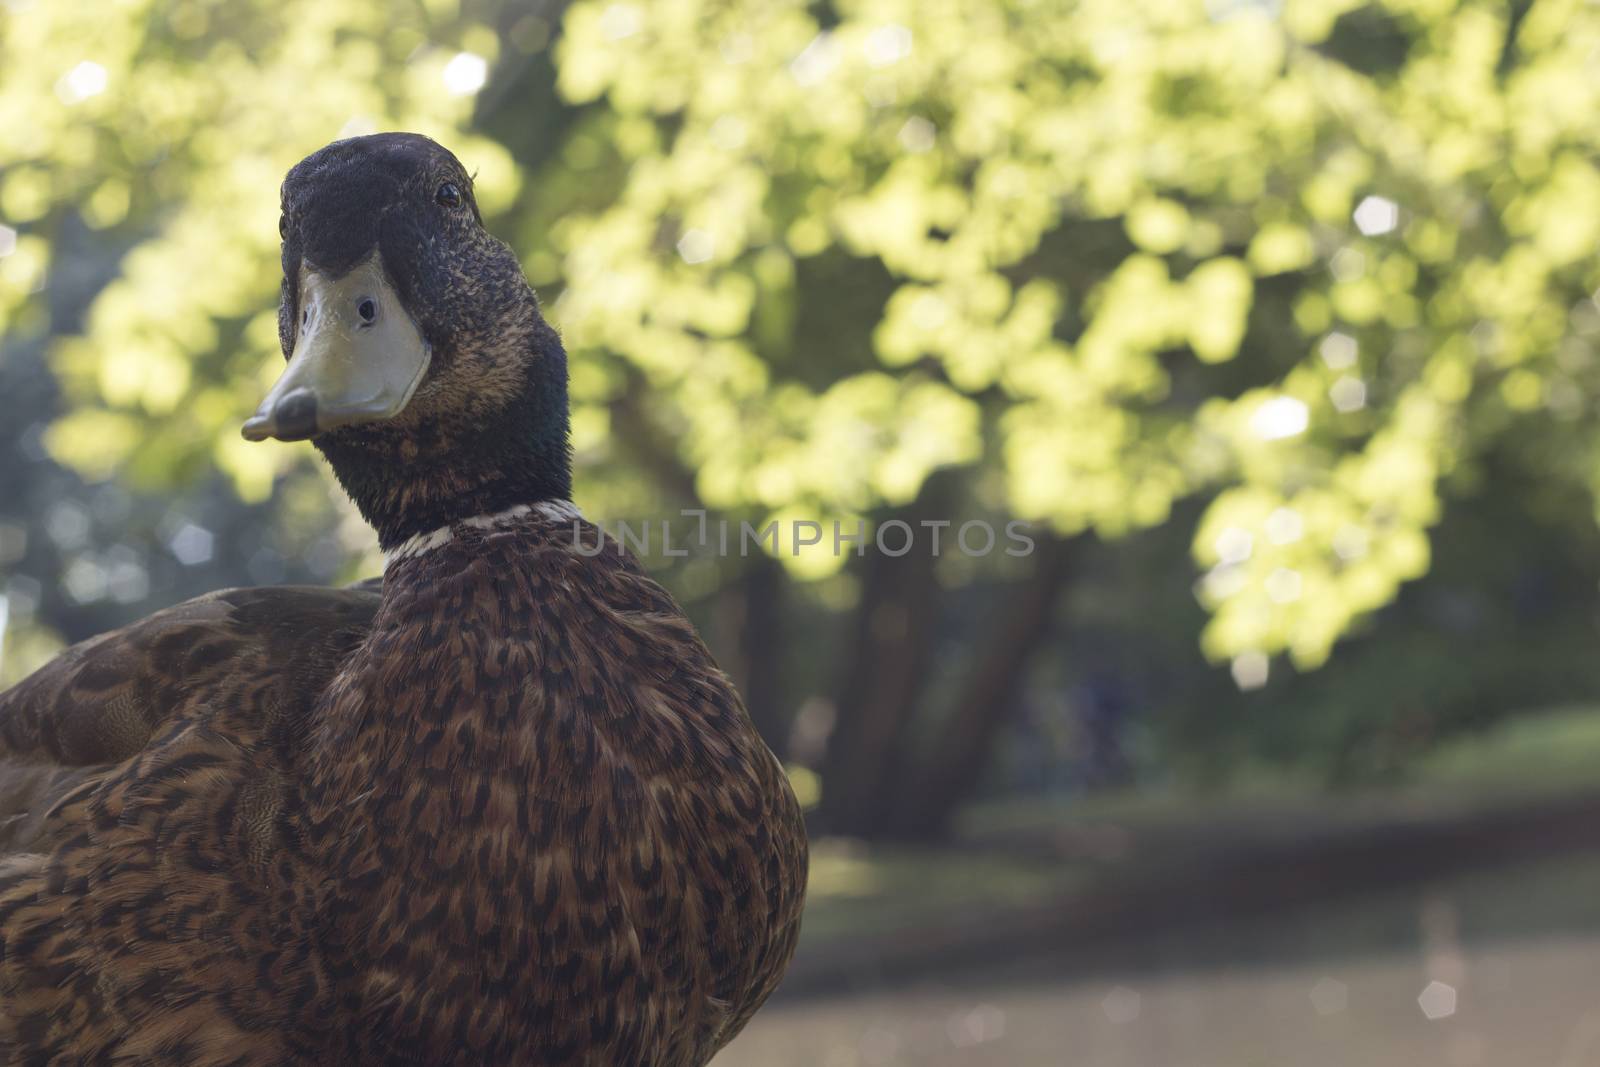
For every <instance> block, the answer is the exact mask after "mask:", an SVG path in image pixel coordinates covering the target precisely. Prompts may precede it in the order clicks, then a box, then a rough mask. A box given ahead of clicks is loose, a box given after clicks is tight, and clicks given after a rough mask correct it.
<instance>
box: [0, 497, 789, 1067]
mask: <svg viewBox="0 0 1600 1067" xmlns="http://www.w3.org/2000/svg"><path fill="white" fill-rule="evenodd" d="M582 529H583V531H584V538H585V543H586V544H587V545H589V546H591V548H590V550H589V551H580V550H579V547H578V543H575V541H574V533H573V530H572V527H571V526H570V524H564V523H560V522H556V521H554V520H551V519H546V518H539V517H536V516H530V517H528V518H526V519H524V520H523V521H520V522H518V523H517V524H515V525H513V526H510V527H507V528H484V527H481V526H471V525H458V526H456V527H455V529H454V531H453V536H452V537H451V538H450V540H449V542H448V543H447V544H444V545H443V546H441V547H437V548H435V549H434V550H432V551H430V552H427V553H425V554H422V555H419V556H417V557H416V558H411V559H405V560H400V561H397V562H396V563H395V564H393V565H392V566H391V569H390V572H389V574H388V575H387V576H386V579H385V581H384V583H383V588H382V595H381V596H379V595H378V594H377V593H375V592H374V591H371V590H368V589H353V590H345V591H333V590H310V589H262V590H240V591H233V592H228V593H220V594H215V595H213V596H210V597H203V598H200V599H199V600H195V601H190V602H188V603H186V604H183V605H179V606H178V607H176V608H173V609H170V610H169V611H167V612H162V613H160V614H158V615H155V616H152V617H151V618H149V619H147V620H145V621H144V622H142V623H139V624H137V625H135V626H132V627H129V628H127V629H124V630H120V631H117V632H115V633H112V634H108V635H106V636H104V637H101V638H97V639H95V640H93V641H90V642H86V643H85V644H83V645H80V646H77V647H75V648H74V649H72V650H70V651H69V652H68V653H66V654H64V655H63V656H62V657H60V658H58V659H57V660H56V661H55V662H53V663H52V664H50V665H48V666H47V667H45V668H44V669H43V670H41V671H40V672H39V673H37V674H35V675H34V676H32V677H31V678H29V679H28V680H27V681H25V682H23V683H22V684H21V685H19V686H17V687H16V688H15V689H12V690H10V691H9V692H7V693H5V694H0V820H3V822H0V848H3V849H4V850H5V851H6V852H7V853H8V855H7V856H6V857H5V858H4V859H3V860H0V1054H3V1055H0V1059H4V1060H5V1061H7V1062H39V1063H50V1062H62V1063H76V1062H129V1063H148V1064H157V1063H163V1064H164V1063H171V1064H186V1065H198V1064H239V1065H243V1064H269V1063H272V1064H281V1063H308V1064H309V1063H350V1064H402V1063H414V1064H482V1063H497V1064H499V1063H504V1064H527V1065H531V1067H580V1065H583V1067H590V1065H592V1067H602V1065H604V1067H619V1065H633V1064H637V1065H651V1067H691V1065H700V1064H704V1063H705V1062H707V1061H708V1060H709V1059H710V1058H711V1056H712V1055H714V1053H715V1052H716V1050H717V1049H719V1048H720V1047H721V1046H722V1045H724V1044H725V1043H726V1042H727V1041H728V1040H730V1039H731V1038H732V1036H733V1035H734V1034H735V1033H737V1032H738V1030H739V1028H740V1027H742V1026H743V1024H744V1023H745V1021H746V1020H747V1019H748V1018H749V1016H750V1015H751V1013H753V1012H754V1011H755V1009H756V1008H757V1007H758V1006H759V1005H760V1004H761V1002H762V1001H763V1000H764V999H765V998H766V996H767V995H768V994H769V993H770V992H771V990H772V988H773V987H774V986H775V985H776V983H777V981H778V979H779V977H780V976H781V974H782V971H783V968H784V967H785V965H786V964H787V962H788V959H789V956H790V955H791V953H792V951H793V947H794V940H795V935H796V932H797V929H798V923H799V913H800V906H801V902H802V898H803V893H804V878H805V842H804V835H803V832H802V829H801V824H800V819H799V813H798V809H797V807H796V805H795V802H794V798H793V795H792V793H791V792H790V790H789V787H788V784H787V782H786V780H785V778H784V775H783V773H782V769H781V768H780V767H779V766H778V764H777V762H776V760H775V759H774V758H773V757H772V755H771V753H770V752H768V751H767V749H766V748H765V746H764V745H763V744H762V743H761V741H760V739H759V738H758V737H757V736H756V734H755V732H754V730H753V729H752V728H751V726H750V722H749V719H748V716H747V715H746V714H745V712H744V709H743V707H742V705H741V704H740V702H739V698H738V696H737V694H736V693H735V692H734V690H733V689H732V687H731V686H730V685H729V683H728V681H727V679H726V678H725V677H724V676H723V675H722V673H721V672H720V671H719V670H718V669H717V668H716V666H715V664H714V663H713V662H712V659H711V657H710V655H709V653H708V652H707V651H706V649H705V647H704V645H703V644H702V643H701V642H700V640H699V638H698V636H697V635H696V634H695V633H694V630H693V628H692V627H691V626H690V625H689V623H688V622H687V620H686V619H685V618H684V617H683V615H682V613H681V612H680V611H679V610H678V608H677V607H676V605H674V604H673V603H672V601H671V598H670V597H668V596H667V594H666V593H665V592H664V591H663V590H662V589H661V588H660V586H658V585H657V584H656V583H655V582H654V581H652V580H651V579H650V578H649V577H648V576H646V575H645V574H644V573H643V572H642V571H641V570H640V569H639V567H638V566H637V564H636V563H635V562H634V561H633V560H632V559H631V558H629V557H628V556H627V555H626V553H624V552H623V551H621V550H620V549H619V548H618V547H617V546H615V545H614V544H608V545H606V547H605V549H604V550H603V551H601V552H600V553H599V554H598V555H594V554H591V553H592V545H593V543H594V538H595V532H594V530H593V528H592V527H588V526H586V525H585V526H583V527H582Z"/></svg>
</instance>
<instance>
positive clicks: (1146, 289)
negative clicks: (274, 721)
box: [0, 0, 1600, 687]
mask: <svg viewBox="0 0 1600 1067" xmlns="http://www.w3.org/2000/svg"><path fill="white" fill-rule="evenodd" d="M4 10H5V14H4V15H3V16H0V49H3V55H4V62H3V63H0V127H3V128H5V129H6V130H8V131H9V133H8V136H7V138H6V139H5V140H4V142H3V143H0V225H4V226H5V227H7V228H8V231H15V239H14V242H13V241H12V240H10V239H7V241H6V243H5V245H4V246H3V247H0V252H5V254H4V255H3V258H0V324H3V325H4V328H5V329H6V330H7V331H8V332H15V333H29V332H39V331H47V330H53V331H55V332H58V333H60V334H61V336H60V337H59V338H58V339H57V340H56V341H55V343H54V349H53V363H54V367H55V369H56V371H57V373H58V375H59V376H60V378H61V379H62V381H63V382H64V383H65V385H66V387H67V389H68V390H69V395H70V397H71V400H72V409H71V411H70V412H69V413H68V414H67V415H66V416H65V417H64V418H62V419H61V420H60V421H59V422H57V423H56V425H55V426H54V428H53V430H52V431H51V433H50V435H49V437H48V446H49V448H50V449H51V451H52V453H53V454H54V455H55V456H57V457H58V458H59V459H61V460H63V461H65V462H67V463H69V464H71V465H72V466H73V467H75V468H76V469H78V470H79V471H81V472H83V473H84V474H85V475H87V476H89V477H91V478H111V477H125V478H128V479H131V480H132V481H133V482H134V483H136V484H138V485H140V486H143V487H147V488H155V489H160V488H162V487H164V486H170V485H173V484H175V483H177V482H180V481H182V480H186V479H192V478H194V477H195V476H196V475H197V473H198V472H200V471H202V470H204V469H205V468H206V467H207V466H208V465H210V464H217V465H220V466H221V468H222V469H223V470H225V471H226V472H227V473H228V475H229V476H230V477H231V478H232V480H233V483H234V485H235V486H236V488H237V490H238V492H239V493H241V494H243V495H244V496H246V497H249V498H260V497H263V496H265V495H266V494H268V493H269V492H270V491H271V490H272V488H273V485H274V483H275V479H278V478H280V477H282V476H285V475H293V474H294V472H295V471H297V470H299V471H302V472H303V471H304V470H305V469H306V468H305V466H304V464H305V450H304V449H300V448H293V447H284V446H278V445H266V446H262V445H246V444H245V443H244V442H242V441H241V440H240V438H239V436H238V433H237V426H238V424H239V422H240V420H241V419H242V417H243V416H244V414H245V413H246V412H247V411H248V410H249V408H250V407H251V405H253V404H254V402H255V400H256V398H257V396H258V392H259V390H260V389H261V388H262V387H263V386H264V385H265V383H266V382H268V381H269V380H270V378H271V377H272V375H273V373H274V371H275V368H276V365H277V364H278V362H279V357H278V355H277V353H276V343H275V331H274V326H273V311H272V310H271V308H272V302H273V299H274V297H273V294H274V290H275V285H276V278H277V256H276V246H275V237H274V226H273V220H274V214H275V211H276V198H277V184H278V181H279V178H280V176H281V174H282V173H283V171H284V170H285V169H286V168H287V167H288V166H289V165H290V164H291V163H293V162H294V161H295V160H296V159H298V158H299V157H300V156H302V155H304V154H305V153H306V152H308V151H310V150H312V149H314V148H316V147H318V146H320V145H321V144H322V143H324V142H326V141H328V140H331V139H333V138H335V137H338V136H343V135H349V134H352V133H358V132H364V131H367V130H373V129H388V128H408V129H416V130H420V131H422V132H426V133H429V134H431V135H433V136H436V137H437V138H439V139H440V140H442V141H444V142H445V143H447V144H448V145H450V146H451V147H452V148H453V149H455V151H456V152H457V154H458V155H460V156H461V157H462V158H463V160H464V161H466V162H467V164H468V166H469V168H473V169H476V170H477V171H478V172H479V177H478V184H479V191H480V197H481V199H482V202H483V206H484V209H485V212H486V214H487V215H488V216H489V219H490V223H491V226H492V227H493V228H495V229H496V230H497V231H498V232H501V233H504V234H507V235H508V236H510V237H511V238H512V240H513V241H514V243H515V244H516V245H517V247H518V250H519V252H520V253H521V254H522V256H523V258H524V263H525V265H526V267H527V269H528V271H529V274H530V277H532V278H533V280H534V281H535V283H536V284H537V285H538V286H539V287H540V289H541V292H542V293H543V294H544V295H545V297H546V299H547V301H549V302H550V314H551V317H552V319H553V320H554V321H556V322H557V324H558V325H559V326H560V327H561V328H562V330H563V332H564V334H565V336H566V339H567V342H568V345H569V347H570V349H571V350H572V355H573V398H574V405H575V415H574V428H575V443H576V446H577V449H578V458H579V462H580V464H581V465H582V466H583V467H584V468H585V469H584V470H583V471H580V476H579V484H580V487H581V488H580V493H579V495H580V502H584V503H588V504H589V505H590V506H591V509H592V510H595V511H597V512H599V513H601V514H604V513H606V512H607V511H608V510H611V511H612V512H613V513H616V512H617V511H618V510H620V509H621V508H623V507H628V506H634V507H636V506H637V497H635V498H634V501H633V502H632V503H625V499H626V498H625V497H622V496H611V495H608V493H610V492H611V490H610V489H609V488H608V487H610V486H613V485H615V484H619V482H618V479H622V480H623V481H627V480H628V479H630V478H631V479H632V481H633V482H635V483H639V482H648V481H649V480H650V478H651V471H650V469H649V468H648V467H647V466H646V465H645V464H644V463H643V462H642V461H641V459H640V455H641V449H640V448H638V447H636V448H635V449H634V450H633V451H632V452H630V451H628V450H627V449H625V448H623V447H621V446H620V445H619V444H618V440H619V439H621V438H623V437H624V436H625V435H626V434H628V433H630V432H632V431H633V429H634V423H635V421H636V417H637V415H638V412H639V411H640V410H641V407H643V408H645V409H647V410H648V412H649V417H650V420H651V422H652V423H653V424H654V425H656V426H658V427H660V428H661V429H662V431H663V432H664V434H665V439H666V440H667V441H669V442H670V443H671V446H672V448H673V449H675V455H673V456H671V460H672V461H673V462H674V463H676V464H678V465H679V466H681V469H683V470H684V471H687V472H691V473H690V475H689V477H690V478H691V479H692V483H691V487H690V488H691V489H692V494H693V496H694V497H696V498H698V500H699V501H701V502H703V503H705V504H706V505H708V506H710V507H712V508H714V509H718V510H721V511H724V512H729V513H737V514H747V515H750V516H754V517H762V516H778V515H799V514H804V515H806V516H807V517H815V518H819V519H822V520H824V521H827V520H829V519H832V518H835V517H837V518H841V519H845V520H847V521H848V520H850V519H852V518H853V517H854V516H857V515H861V514H867V513H871V512H873V511H875V510H877V509H881V508H884V507H889V506H897V505H902V504H905V503H906V502H908V501H910V500H912V499H913V498H914V497H916V496H917V494H918V493H919V491H920V490H921V488H922V486H923V484H924V481H925V479H927V477H928V475H929V474H930V472H932V471H934V470H936V469H938V468H941V467H946V466H965V467H971V468H973V469H974V471H975V473H976V485H977V486H978V489H979V495H980V502H981V503H982V504H983V505H984V506H986V507H989V508H994V509H1000V510H1005V511H1009V512H1012V513H1015V514H1017V515H1020V516H1022V517H1025V518H1029V519H1034V520H1038V521H1042V522H1048V523H1050V524H1051V525H1052V526H1054V527H1055V528H1056V529H1057V530H1059V531H1061V532H1063V533H1072V532H1076V531H1079V530H1083V529H1093V530H1096V531H1099V532H1100V533H1102V534H1105V535H1109V536H1116V535H1119V534H1122V533H1124V532H1127V531H1131V530H1134V529H1138V528H1141V527H1148V526H1152V525H1156V524H1161V523H1163V522H1165V521H1166V520H1167V519H1168V517H1169V515H1170V514H1171V508H1172V506H1173V504H1174V503H1175V502H1176V501H1178V500H1179V499H1181V498H1184V497H1188V496H1191V495H1195V494H1204V495H1205V497H1206V498H1207V499H1208V500H1209V504H1208V506H1207V508H1206V510H1205V512H1204V515H1203V517H1202V519H1201V520H1200V521H1199V523H1198V525H1197V528H1196V530H1195V534H1194V538H1193V553H1194V556H1195V559H1196V561H1197V562H1198V564H1199V565H1200V566H1201V567H1203V568H1204V569H1205V573H1204V577H1203V579H1202V580H1201V582H1200V585H1199V587H1198V588H1199V595H1200V596H1201V598H1202V600H1203V602H1204V604H1205V605H1206V607H1207V608H1208V610H1209V612H1210V621H1209V623H1208V624H1207V626H1206V629H1205V633H1204V638H1203V641H1204V647H1205V650H1206V652H1207V654H1208V655H1210V656H1212V657H1213V658H1215V659H1218V660H1232V661H1233V663H1234V668H1235V670H1234V674H1235V678H1236V679H1237V680H1239V682H1240V684H1241V685H1245V686H1247V687H1248V686H1250V685H1253V684H1257V682H1258V680H1259V679H1261V678H1264V671H1265V666H1266V663H1267V661H1268V658H1269V657H1271V656H1273V655H1276V654H1278V653H1281V652H1287V653H1288V654H1289V655H1290V656H1291V657H1292V658H1293V660H1294V661H1295V662H1296V663H1297V664H1298V665H1301V666H1306V667H1309V666H1315V665H1317V664H1320V663H1321V662H1322V661H1323V660H1324V659H1325V658H1326V657H1327V656H1328V654H1329V651H1330V649H1331V648H1332V646H1333V644H1334V642H1335V641H1336V640H1337V639H1338V638H1339V637H1340V636H1341V635H1342V634H1343V633H1345V632H1346V631H1348V630H1349V629H1350V627H1351V626H1352V625H1353V624H1355V623H1356V622H1357V621H1358V620H1360V619H1361V618H1363V617H1364V616H1366V615H1368V614H1369V613H1371V612H1372V611H1373V610H1374V609H1376V608H1378V607H1380V606H1381V605H1383V604H1385V603H1387V602H1389V601H1390V600H1391V599H1392V598H1393V597H1394V596H1395V594H1396V591H1397V589H1398V587H1399V586H1400V584H1401V583H1403V582H1405V581H1407V580H1409V579H1412V578H1415V577H1417V576H1419V575H1421V574H1422V573H1424V572H1425V571H1426V570H1427V568H1428V566H1429V563H1430V543H1429V531H1430V529H1431V527H1432V526H1433V525H1434V524H1435V523H1436V521H1437V520H1438V519H1439V516H1440V511H1441V500H1442V498H1443V496H1444V495H1445V494H1446V493H1447V492H1448V491H1449V490H1450V489H1451V487H1458V488H1459V489H1461V490H1462V491H1469V490H1470V489H1471V488H1472V471H1473V464H1474V462H1475V460H1476V458H1477V457H1479V456H1481V455H1483V454H1485V453H1486V452H1487V451H1489V450H1490V449H1493V448H1496V447H1499V443H1500V442H1502V441H1504V440H1506V439H1507V438H1508V437H1513V436H1514V437H1516V438H1517V439H1518V440H1521V441H1525V442H1527V447H1528V448H1530V449H1533V450H1534V451H1535V452H1537V453H1538V454H1540V455H1544V456H1547V457H1548V462H1546V463H1544V464H1542V473H1544V474H1547V475H1548V477H1549V478H1550V479H1551V480H1552V481H1553V482H1556V483H1559V484H1560V485H1562V486H1565V487H1568V488H1569V489H1570V491H1575V492H1584V493H1589V492H1591V491H1592V488H1593V485H1594V483H1595V480H1596V473H1597V472H1596V467H1595V463H1594V459H1593V457H1594V454H1595V446H1596V441H1595V439H1594V434H1593V421H1594V420H1593V419H1592V416H1591V412H1590V403H1591V400H1590V398H1591V397H1592V396H1594V395H1596V390H1595V388H1594V385H1595V382H1594V381H1593V379H1594V377H1595V375H1596V368H1595V345H1596V339H1597V337H1600V310H1597V308H1596V306H1595V303H1594V301H1593V300H1592V299H1590V296H1589V294H1590V293H1591V292H1592V291H1594V290H1595V289H1596V287H1597V286H1600V267H1597V262H1596V258H1595V256H1594V254H1593V251H1594V249H1595V247H1596V245H1597V242H1600V168H1597V166H1596V162H1595V161H1596V158H1597V156H1600V126H1597V125H1596V123H1595V122H1594V120H1593V116H1594V115H1595V114H1596V113H1597V111H1600V79H1596V78H1595V77H1594V76H1593V70H1592V67H1593V59H1592V57H1593V55H1594V54H1595V51H1596V49H1597V48H1600V8H1596V7H1595V6H1594V5H1592V4H1588V3H1584V2H1582V0H1537V2H1519V3H1515V4H1507V3H1495V2H1487V0H1462V2H1456V0H1383V2H1379V3H1372V4H1364V5H1361V4H1355V3H1349V2H1344V0H1284V2H1283V3H1282V4H1281V5H1279V4H1276V3H1249V2H1243V0H1238V2H1230V0H1210V2H1207V3H1201V2H1198V0H1156V2H1150V3H1144V4H1138V5H1129V4H1127V3H1124V2H1122V0H1076V2H1073V3H1056V2H1049V0H1034V2H1029V0H935V2H931V3H929V2H919V3H913V2H911V0H837V2H835V3H834V4H832V5H831V6H829V5H813V4H804V3H800V2H798V0H660V2H655V3H650V4H643V3H626V2H616V0H580V2H577V3H573V4H572V5H571V6H570V7H569V8H567V10H566V12H565V15H564V18H563V19H562V21H561V23H560V25H559V26H558V27H555V28H553V30H552V29H551V28H550V27H548V26H546V24H545V23H543V22H541V21H540V20H539V19H538V18H537V17H535V16H534V15H530V14H528V13H527V12H525V11H523V10H521V9H520V7H519V5H515V4H510V3H491V2H468V3H463V4H459V5H458V4H457V3H456V2H455V0H413V2H408V3H400V4H395V5H386V6H381V7H380V6H378V5H370V4H366V3H358V2H355V0H318V2H316V3H311V2H305V0H287V2H284V0H278V2H273V3H265V2H262V0H211V2H204V0H181V2H156V0H131V2H124V3H119V4H116V5H112V6H109V7H106V6H101V5H89V4H87V3H80V2H72V0H49V2H46V0H36V2H32V3H29V2H26V0H8V3H7V4H6V5H5V9H4ZM530 20H531V21H530ZM552 34H553V43H552V44H551V45H550V47H551V48H552V49H553V53H552V54H553V57H554V63H555V72H554V78H555V84H556V85H557V87H558V89H559V93H560V94H561V97H562V100H560V101H558V100H555V99H553V98H527V99H520V98H517V97H516V96H515V94H517V93H524V92H527V91H528V88H527V87H528V85H529V84H530V83H529V81H528V80H527V79H526V78H523V77H521V76H520V75H519V74H518V73H517V72H516V71H510V72H509V73H508V72H507V67H506V65H505V64H503V63H501V64H496V63H495V61H496V60H497V58H499V57H501V56H502V55H503V54H504V55H508V56H511V55H518V54H521V55H524V56H525V55H526V54H528V53H530V52H538V51H540V50H542V49H543V48H544V47H545V42H546V40H547V39H552ZM485 77H487V79H488V81H487V88H484V82H485ZM480 89H481V90H482V94H481V97H487V96H490V95H493V96H494V98H495V99H494V105H493V110H494V111H495V113H496V115H495V116H490V115H488V114H487V112H488V111H489V110H490V107H489V104H488V103H487V102H486V101H485V99H483V98H481V97H480V93H479V91H480ZM507 93H510V94H513V95H512V96H511V97H510V98H508V97H507V95H506V94H507ZM475 101H476V105H477V106H476V110H475V108H474V104H475ZM552 110H560V111H561V112H562V113H563V114H564V115H565V116H566V117H565V119H564V120H563V121H562V122H561V123H559V124H557V126H556V128H557V131H558V135H559V138H560V139H559V143H556V144H549V143H544V142H542V141H538V139H532V140H535V141H538V143H536V144H532V145H530V143H529V141H530V138H528V137H526V136H522V135H519V134H518V133H517V131H518V129H519V126H522V125H526V124H527V123H528V122H531V121H532V118H531V116H535V115H537V114H539V113H542V112H548V111H552ZM518 116H525V117H528V118H526V121H521V122H520V124H519V119H518ZM75 220H81V221H82V222H83V223H86V224H87V225H88V226H90V227H92V228H95V229H97V230H102V231H105V232H106V233H107V234H108V237H109V238H116V239H118V240H120V241H122V242H124V243H125V244H126V245H127V246H128V247H129V248H130V250H129V251H128V253H127V255H126V256H125V258H124V259H123V261H122V267H121V270H120V273H119V276H118V278H117V280H116V281H114V282H113V283H112V284H111V285H110V286H108V287H107V288H106V289H105V290H104V291H103V292H102V293H101V294H100V296H99V297H98V298H97V299H96V300H95V302H94V304H93V307H92V308H91V310H90V312H89V314H88V316H87V319H86V321H84V322H83V323H81V324H62V323H51V322H49V321H47V316H46V314H45V311H44V309H43V306H42V302H41V301H40V300H38V299H37V298H36V297H37V294H38V292H39V290H40V287H41V286H42V285H43V284H44V282H45V280H46V279H47V278H48V277H49V272H50V269H51V256H52V248H53V242H55V241H56V240H57V239H58V235H59V234H60V233H61V232H62V229H63V227H64V226H65V225H67V223H68V222H69V221H75ZM0 236H3V234H0ZM7 249H9V251H7ZM641 398H642V399H641ZM643 451H644V452H646V453H647V452H648V451H649V446H648V442H647V443H646V445H645V446H643ZM582 487H587V488H582ZM851 525H852V526H853V523H851ZM786 562H788V563H790V564H792V565H793V567H794V569H795V570H796V572H797V573H800V574H802V575H806V576H823V575H826V574H828V573H830V572H832V571H833V570H835V569H836V568H837V567H839V566H840V565H841V564H842V562H843V561H842V559H840V558H839V557H836V556H834V555H832V554H830V553H819V554H816V555H806V556H802V557H799V558H797V559H786Z"/></svg>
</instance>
